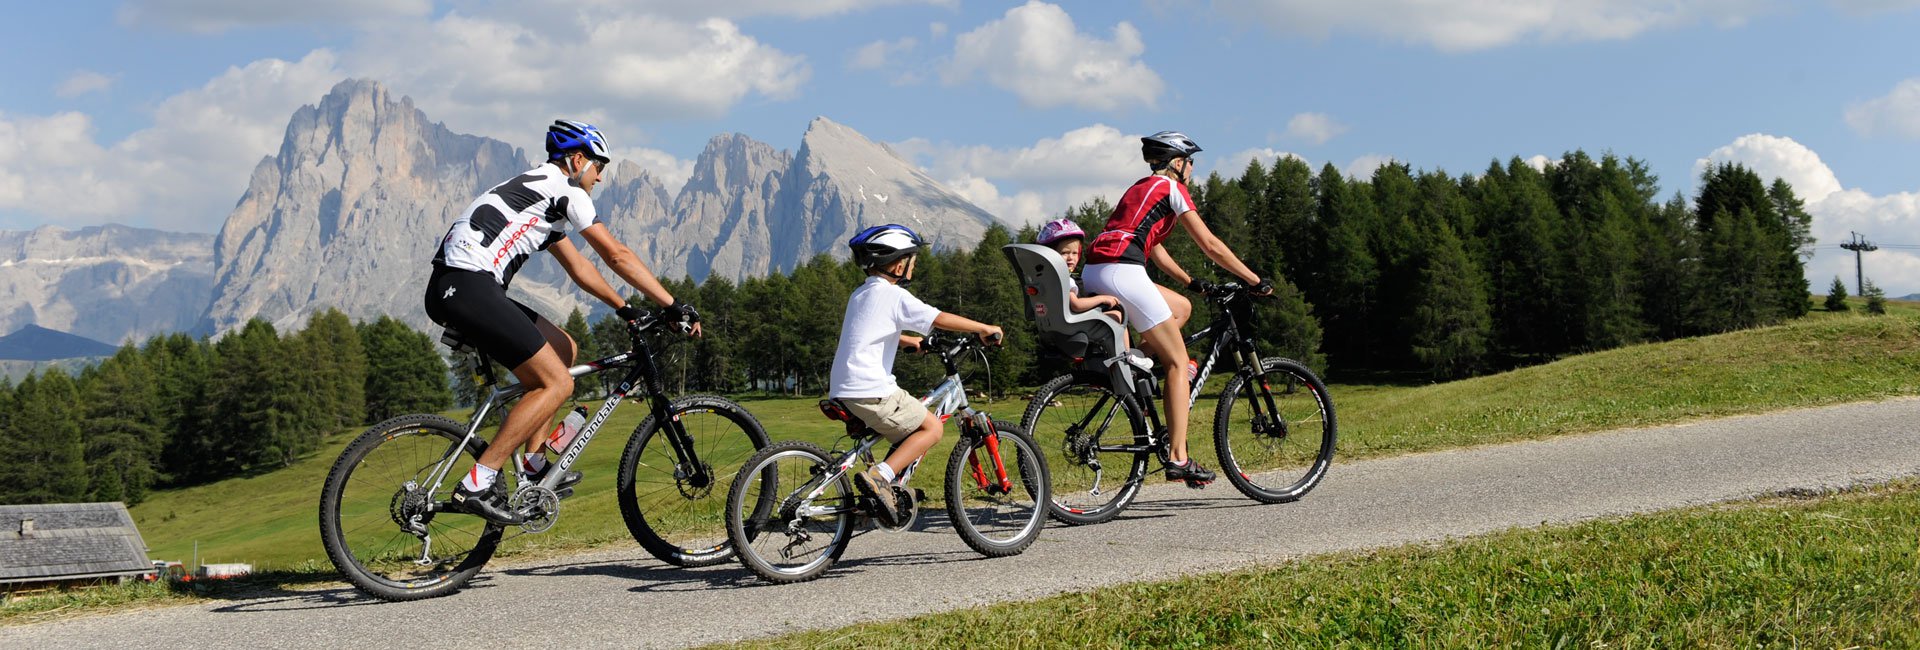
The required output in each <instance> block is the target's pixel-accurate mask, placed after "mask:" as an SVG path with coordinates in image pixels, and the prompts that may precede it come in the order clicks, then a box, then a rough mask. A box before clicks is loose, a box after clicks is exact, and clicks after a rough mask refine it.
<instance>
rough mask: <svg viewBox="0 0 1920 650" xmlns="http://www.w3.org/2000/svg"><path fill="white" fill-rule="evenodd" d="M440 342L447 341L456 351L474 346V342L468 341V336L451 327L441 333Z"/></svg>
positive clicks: (448, 345)
mask: <svg viewBox="0 0 1920 650" xmlns="http://www.w3.org/2000/svg"><path fill="white" fill-rule="evenodd" d="M440 342H441V343H445V344H446V345H447V347H449V348H453V351H454V352H459V351H461V350H465V349H467V348H470V347H473V344H471V343H468V342H467V338H466V337H465V336H462V335H461V334H460V331H459V330H456V329H453V328H451V327H449V328H447V329H446V331H443V332H441V333H440Z"/></svg>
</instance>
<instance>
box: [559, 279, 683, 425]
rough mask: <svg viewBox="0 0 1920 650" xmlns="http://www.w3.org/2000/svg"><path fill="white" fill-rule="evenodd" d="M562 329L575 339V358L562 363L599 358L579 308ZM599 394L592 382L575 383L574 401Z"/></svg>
mask: <svg viewBox="0 0 1920 650" xmlns="http://www.w3.org/2000/svg"><path fill="white" fill-rule="evenodd" d="M675 295H679V294H675ZM560 329H561V330H563V331H565V332H566V333H567V337H568V338H571V339H573V350H574V354H573V358H572V359H561V361H562V362H564V363H568V364H579V363H586V362H588V361H592V360H594V359H597V358H599V357H596V356H594V352H595V351H593V350H590V349H589V348H591V347H593V345H592V343H593V336H592V335H593V331H592V330H591V329H589V328H588V327H587V316H586V314H583V313H580V308H579V307H574V308H573V312H572V313H569V314H567V324H565V325H562V326H560ZM598 392H599V387H598V386H597V385H596V384H595V383H594V382H592V381H576V382H573V398H574V399H585V398H587V397H589V396H596V397H597V395H595V393H598Z"/></svg>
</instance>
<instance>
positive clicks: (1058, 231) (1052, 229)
mask: <svg viewBox="0 0 1920 650" xmlns="http://www.w3.org/2000/svg"><path fill="white" fill-rule="evenodd" d="M1069 237H1076V238H1079V239H1081V240H1085V239H1086V238H1087V231H1084V230H1081V229H1080V224H1077V223H1074V222H1073V220H1072V219H1054V220H1053V221H1049V222H1046V223H1044V224H1041V225H1040V236H1039V237H1038V238H1037V239H1038V241H1039V243H1040V245H1041V246H1052V245H1053V243H1054V242H1057V241H1060V240H1062V239H1066V238H1069Z"/></svg>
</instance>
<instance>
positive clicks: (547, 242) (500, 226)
mask: <svg viewBox="0 0 1920 650" xmlns="http://www.w3.org/2000/svg"><path fill="white" fill-rule="evenodd" d="M598 217H599V215H598V214H597V213H595V212H594V209H593V199H591V198H588V196H587V192H586V190H582V189H580V186H578V185H575V184H574V183H573V181H572V180H571V179H568V178H567V175H566V173H565V172H562V171H561V170H560V167H559V166H557V165H555V164H553V163H543V164H541V165H540V166H539V167H535V168H533V169H532V170H531V171H528V172H527V173H524V174H521V175H519V176H518V177H515V178H514V179H513V180H510V181H507V182H505V183H501V184H499V185H495V186H494V187H493V189H491V190H488V191H487V193H485V194H482V195H480V198H477V199H474V200H473V204H472V205H469V206H467V211H466V212H465V213H463V214H461V215H460V218H459V219H456V220H454V222H453V227H452V228H448V229H447V236H446V237H445V238H443V239H441V240H440V252H439V253H437V254H435V255H434V256H433V263H434V264H438V265H441V266H446V267H449V268H455V269H464V270H468V271H478V272H481V273H489V274H492V275H493V279H494V281H496V282H499V283H500V286H502V287H504V286H507V283H509V282H512V281H513V274H514V273H516V272H518V271H519V270H520V265H521V264H524V263H526V261H527V257H528V256H530V255H532V254H533V253H534V251H543V250H546V249H547V247H548V246H552V245H553V244H554V242H557V241H560V240H561V239H565V238H566V236H567V225H568V224H571V225H572V228H573V230H575V231H579V230H585V229H586V228H587V227H588V226H591V225H593V224H594V223H595V222H596V221H597V220H598Z"/></svg>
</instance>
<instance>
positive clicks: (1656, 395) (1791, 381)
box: [133, 303, 1920, 570]
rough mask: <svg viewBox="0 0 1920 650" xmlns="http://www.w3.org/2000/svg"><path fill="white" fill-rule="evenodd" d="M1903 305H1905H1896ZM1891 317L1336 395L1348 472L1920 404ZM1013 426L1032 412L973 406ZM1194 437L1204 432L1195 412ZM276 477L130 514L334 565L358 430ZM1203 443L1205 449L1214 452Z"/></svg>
mask: <svg viewBox="0 0 1920 650" xmlns="http://www.w3.org/2000/svg"><path fill="white" fill-rule="evenodd" d="M1896 305H1898V303H1896ZM1900 307H1901V311H1902V313H1901V314H1899V315H1897V316H1896V317H1891V318H1869V317H1865V316H1860V315H1851V314H1831V315H1830V314H1825V313H1816V314H1815V315H1814V316H1811V317H1809V318H1806V319H1802V320H1800V321H1797V322H1794V323H1790V324H1787V325H1782V326H1778V327H1771V328H1765V329H1759V330H1752V331H1746V332H1736V333H1732V334H1724V335H1719V336H1711V337H1703V338H1696V339H1686V340H1681V341H1672V342H1667V343H1658V344H1648V345H1638V346H1632V347H1628V348H1621V349H1618V350H1610V351H1606V352H1600V353H1595V354H1590V355H1582V356H1577V357H1572V358H1568V359H1565V360H1562V361H1559V362H1555V363H1552V364H1547V365H1543V366H1537V367H1533V368H1527V369H1523V370H1518V371H1514V372H1509V373H1504V374H1500V375H1494V376H1489V377H1481V378H1476V379H1469V380H1465V381H1459V382H1452V383H1447V384H1436V385H1431V386H1422V387H1373V386H1335V387H1333V389H1332V390H1333V396H1334V399H1335V402H1336V404H1337V406H1338V408H1339V414H1340V423H1341V429H1340V430H1341V435H1342V438H1341V447H1340V453H1339V456H1338V460H1336V462H1339V461H1346V460H1353V459H1356V458H1363V457H1369V456H1380V455H1392V454H1400V453H1408V452H1414V451H1421V450H1428V449H1437V448H1445V447H1458V446H1465V445H1476V444H1486V443H1494V442H1503V441H1510V440H1519V439H1529V438H1540V437H1546V436H1551V435H1558V434H1567V433H1578V432H1587V431H1596V430H1604V429H1609V428H1615V427H1622V426H1634V425H1644V424H1656V423H1666V422H1676V421H1683V420H1689V419H1696V418H1701V417H1709V416H1717V415H1727V414H1734V413H1749V412H1758V411H1766V410H1774V409H1781V408H1791V407H1802V406H1814V405H1820V404H1832V403H1839V402H1846V401H1857V400H1867V399H1876V398H1884V397H1889V396H1895V395H1913V394H1920V310H1914V309H1912V308H1909V307H1906V306H1905V305H1900ZM814 401H815V400H814V399H811V398H809V399H759V400H750V401H747V402H746V403H745V404H746V406H747V408H748V409H749V410H751V411H752V412H753V413H754V414H755V415H756V416H757V417H758V418H759V419H760V420H761V422H762V424H763V425H764V426H765V427H766V428H767V430H768V434H769V435H770V436H771V437H772V438H773V439H775V440H783V439H794V438H805V439H811V440H815V441H822V442H830V441H831V440H832V439H833V438H835V437H837V436H838V435H839V432H840V429H839V425H838V424H837V423H832V422H828V421H826V420H824V419H823V418H821V417H820V415H819V413H818V411H816V410H815V408H814ZM978 406H981V407H983V408H985V409H986V410H988V411H990V412H993V413H995V414H997V415H999V416H1000V417H1002V418H1004V419H1017V418H1018V416H1019V413H1020V411H1021V410H1022V409H1024V407H1025V404H1024V402H1023V401H1021V400H1017V399H1015V400H1002V401H999V402H996V403H990V404H982V405H978ZM641 410H642V409H641V407H639V406H638V405H637V404H635V405H630V406H622V407H621V412H618V413H616V414H615V415H614V417H613V418H612V420H611V421H610V424H609V425H608V428H607V429H606V430H605V431H604V432H603V433H602V434H601V436H600V437H598V438H596V439H595V440H594V442H593V445H592V446H591V447H590V448H589V449H588V451H587V453H586V454H585V455H584V456H583V460H582V461H581V465H579V466H578V467H580V469H581V470H582V471H583V472H585V473H586V480H585V481H584V482H583V483H582V484H581V487H580V488H579V494H578V495H577V496H575V497H574V498H572V499H569V500H568V501H567V502H566V504H565V506H566V507H565V509H564V510H563V512H562V515H561V518H560V522H559V523H558V525H557V526H555V528H554V529H553V530H552V531H549V532H548V533H546V534H544V535H537V536H532V535H530V536H523V537H520V538H518V539H516V540H515V541H513V542H510V543H509V545H508V547H507V549H506V551H507V552H509V553H511V552H524V551H527V550H532V549H542V548H554V547H577V546H583V545H592V544H598V543H604V542H610V541H618V540H622V539H626V537H627V534H626V531H625V528H624V525H623V524H622V523H621V520H620V514H619V508H618V506H617V505H616V504H615V502H614V498H613V494H612V491H613V486H614V479H615V475H616V473H617V472H616V470H615V467H614V466H615V464H616V462H617V461H618V459H619V455H620V451H621V447H622V446H623V445H624V444H625V443H626V439H627V436H626V433H625V432H627V431H630V430H631V429H632V427H633V426H634V425H635V424H637V423H638V421H639V418H640V416H641V415H642V413H641ZM1196 411H1197V413H1196V415H1195V419H1194V421H1195V423H1196V427H1195V433H1196V434H1200V433H1202V432H1206V431H1209V430H1210V427H1209V426H1207V424H1208V423H1209V422H1210V418H1211V412H1210V411H1211V408H1210V407H1209V406H1208V405H1206V404H1204V403H1203V404H1201V405H1200V406H1199V407H1198V408H1197V409H1196ZM354 433H357V432H349V433H342V434H339V435H337V436H335V437H333V438H331V439H330V440H329V441H328V444H327V446H326V447H325V448H323V449H322V450H321V451H319V452H318V453H316V454H314V455H313V456H310V457H308V458H306V459H303V460H302V461H300V462H298V463H296V464H295V465H294V466H292V467H289V468H287V469H284V470H280V471H276V472H273V473H269V474H265V475H261V476H255V477H249V478H241V479H232V480H228V481H222V482H219V483H215V484H212V485H206V486H200V487H195V488H189V489H184V490H174V491H166V492H161V493H158V494H156V495H154V496H153V497H152V498H150V499H149V500H148V501H147V502H145V503H142V504H140V505H139V506H136V507H135V508H133V515H134V518H135V520H136V521H137V522H138V523H139V526H140V531H141V533H142V535H143V536H144V537H145V538H146V541H147V544H148V545H149V546H150V547H151V548H152V549H153V550H152V553H151V555H152V556H153V557H155V558H162V559H177V560H187V559H189V558H190V556H191V554H192V552H193V544H194V542H195V541H196V540H197V541H198V542H199V543H200V557H201V560H202V561H203V562H251V563H254V564H255V565H256V566H259V567H270V568H287V569H297V568H303V565H307V563H309V562H314V561H317V562H318V567H317V568H324V569H329V570H330V569H331V567H329V566H327V565H326V561H325V554H324V553H323V552H322V551H321V550H320V545H319V540H318V533H317V530H318V527H317V524H316V519H315V518H316V516H317V510H318V502H319V490H320V485H321V483H322V481H323V477H324V475H325V473H326V471H327V470H328V469H329V468H330V467H331V465H332V462H333V459H334V457H335V456H336V455H338V453H339V450H340V448H341V447H343V446H344V445H345V444H346V442H347V441H348V440H349V439H350V438H351V436H352V435H354ZM1204 437H1205V436H1199V435H1197V436H1196V447H1197V448H1196V450H1195V452H1196V454H1197V455H1198V457H1200V458H1203V459H1205V458H1210V457H1211V456H1210V454H1211V452H1210V451H1208V450H1206V449H1204V447H1206V445H1205V444H1202V443H1203V440H1202V438H1204ZM948 446H949V445H945V444H943V445H941V446H940V447H937V448H936V450H935V452H934V454H933V456H932V457H930V458H929V459H928V461H927V462H926V463H924V464H923V468H922V472H923V473H922V474H921V476H922V477H925V478H923V479H916V481H915V482H916V483H917V484H919V485H921V486H923V487H924V488H925V489H926V490H927V491H928V492H929V493H931V494H938V493H939V486H940V484H939V481H938V479H937V475H938V474H939V473H940V470H941V469H942V468H944V467H945V456H944V454H945V449H946V448H947V447H948Z"/></svg>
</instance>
